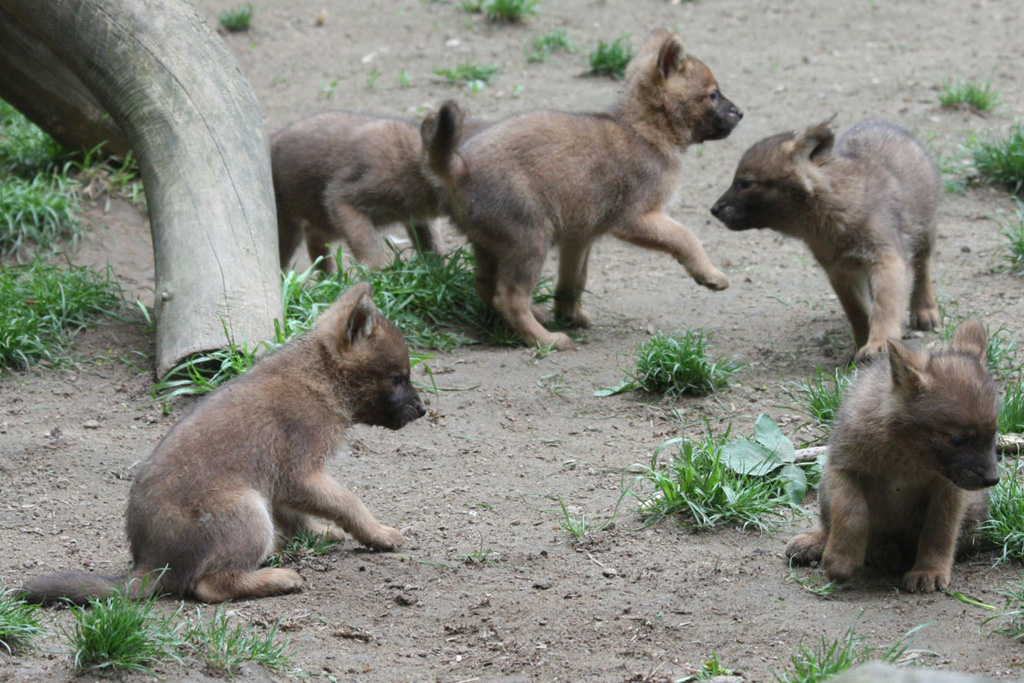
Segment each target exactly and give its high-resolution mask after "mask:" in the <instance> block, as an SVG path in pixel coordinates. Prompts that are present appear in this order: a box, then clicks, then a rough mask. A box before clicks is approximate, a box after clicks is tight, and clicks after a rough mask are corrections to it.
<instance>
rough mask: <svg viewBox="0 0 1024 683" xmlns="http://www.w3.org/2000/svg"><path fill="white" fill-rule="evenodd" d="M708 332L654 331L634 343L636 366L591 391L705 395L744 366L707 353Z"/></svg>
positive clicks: (726, 382) (611, 393)
mask: <svg viewBox="0 0 1024 683" xmlns="http://www.w3.org/2000/svg"><path fill="white" fill-rule="evenodd" d="M707 344H708V339H707V335H706V334H705V333H704V332H702V331H700V330H687V331H685V332H683V333H681V334H674V335H664V334H657V335H654V336H653V337H651V338H650V339H649V340H647V341H645V342H642V343H640V344H638V345H637V347H636V351H635V352H634V354H633V356H634V358H635V359H636V365H635V367H634V369H633V370H632V371H627V372H626V379H625V380H623V381H622V382H621V383H620V384H618V385H617V386H613V387H605V388H603V389H599V390H598V391H596V392H594V395H595V396H613V395H615V394H619V393H622V392H624V391H629V390H632V389H639V390H640V391H646V392H647V393H649V394H663V395H666V396H684V395H688V396H707V395H709V394H713V393H714V392H715V391H717V390H718V389H721V388H722V387H724V386H726V385H727V384H728V383H729V380H730V379H731V378H732V376H733V375H735V374H736V373H737V372H739V371H740V370H741V369H742V368H743V367H744V365H743V364H742V363H739V362H738V361H736V359H734V358H733V359H727V358H718V357H713V356H711V355H709V354H708V350H707Z"/></svg>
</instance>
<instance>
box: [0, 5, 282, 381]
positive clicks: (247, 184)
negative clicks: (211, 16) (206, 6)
mask: <svg viewBox="0 0 1024 683" xmlns="http://www.w3.org/2000/svg"><path fill="white" fill-rule="evenodd" d="M0 9H3V10H6V12H7V13H8V14H9V15H10V16H11V17H12V18H13V19H14V20H15V21H16V22H17V23H18V24H20V26H21V27H22V29H23V30H24V31H25V32H26V33H28V34H30V35H32V36H33V37H34V38H35V39H37V40H38V41H40V42H41V43H42V44H44V45H45V46H46V47H47V48H48V49H49V50H50V51H51V52H52V53H53V54H54V55H56V56H57V58H58V59H59V60H60V61H61V62H63V64H64V65H65V66H66V67H68V68H69V69H70V70H71V72H72V73H73V74H74V75H75V76H76V77H77V78H78V80H80V81H81V82H82V83H83V84H85V86H86V87H87V88H88V89H89V90H90V91H91V93H92V95H93V96H95V98H96V100H97V101H98V102H99V104H100V106H101V107H102V108H103V109H104V110H106V111H107V112H109V113H110V116H111V117H112V118H113V120H114V121H115V122H116V123H117V125H118V126H119V127H120V129H121V130H122V131H124V134H125V136H126V138H127V141H128V145H129V146H130V147H131V149H132V150H133V151H134V153H135V155H136V157H137V158H138V161H139V169H140V171H141V174H142V180H143V184H144V186H145V188H146V199H147V203H148V205H149V215H150V224H151V225H152V231H153V251H154V255H155V263H156V297H155V298H156V319H157V344H156V347H157V348H156V351H157V363H156V367H157V374H158V375H160V376H162V375H164V374H165V373H166V372H167V371H168V370H169V369H171V368H172V367H173V366H174V365H175V364H176V363H177V362H179V361H180V360H181V359H183V358H186V357H188V356H190V355H192V354H195V353H201V352H205V351H210V350H213V349H218V348H223V347H224V346H225V342H226V341H227V340H226V339H225V335H224V329H225V327H227V328H228V329H229V330H230V334H231V336H232V341H235V342H241V341H248V342H250V343H253V342H256V341H258V340H262V339H268V338H270V337H271V336H272V334H273V320H274V318H275V317H278V316H280V315H281V286H280V282H281V281H280V265H279V264H278V256H277V230H276V228H275V225H276V222H275V215H274V199H273V197H274V194H273V186H272V184H271V179H270V158H269V151H268V150H269V148H268V144H267V135H266V130H265V128H264V125H263V120H262V115H261V113H260V109H259V105H258V104H257V102H256V98H255V96H254V95H253V93H252V89H251V88H250V87H249V85H248V83H247V82H246V81H245V79H244V78H243V77H242V75H241V73H240V72H239V69H238V65H237V63H236V62H235V60H234V58H233V57H232V56H231V54H230V53H229V52H228V50H227V47H226V46H225V45H224V43H223V41H222V40H221V39H220V38H219V37H218V36H217V35H216V34H215V33H214V32H213V30H212V29H211V28H210V27H209V26H208V25H207V24H206V23H205V22H204V21H203V20H202V19H201V18H200V17H199V16H198V15H197V14H196V12H195V10H194V9H193V8H192V6H191V5H189V4H188V3H187V2H184V0H117V1H113V0H46V2H39V1H38V0H0ZM6 50H7V44H6V43H4V44H3V47H0V51H6ZM29 88H31V83H29V84H26V85H25V87H24V88H23V89H29Z"/></svg>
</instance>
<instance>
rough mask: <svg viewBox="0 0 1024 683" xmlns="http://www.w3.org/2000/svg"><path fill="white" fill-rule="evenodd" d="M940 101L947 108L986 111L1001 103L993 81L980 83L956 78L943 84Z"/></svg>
mask: <svg viewBox="0 0 1024 683" xmlns="http://www.w3.org/2000/svg"><path fill="white" fill-rule="evenodd" d="M939 103H940V104H941V105H942V106H943V107H945V108H947V109H964V108H967V109H972V110H974V111H976V112H986V111H991V110H992V109H994V108H995V106H996V104H998V103H999V91H998V90H996V89H995V88H993V87H992V83H991V82H986V83H978V82H976V81H967V80H964V79H962V78H956V79H953V80H952V81H949V82H947V83H946V84H944V85H943V86H942V90H940V91H939Z"/></svg>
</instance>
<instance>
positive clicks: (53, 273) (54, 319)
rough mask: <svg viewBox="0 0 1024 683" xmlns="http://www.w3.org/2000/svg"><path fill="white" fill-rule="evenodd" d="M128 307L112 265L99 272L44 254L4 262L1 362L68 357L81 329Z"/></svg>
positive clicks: (23, 364)
mask: <svg viewBox="0 0 1024 683" xmlns="http://www.w3.org/2000/svg"><path fill="white" fill-rule="evenodd" d="M123 310H124V299H123V292H122V290H121V287H120V285H119V284H118V283H117V282H116V281H115V280H114V279H113V272H112V271H111V270H110V269H109V268H108V269H107V270H106V271H105V273H98V272H96V271H94V270H92V269H90V268H85V267H76V266H72V265H70V264H68V265H66V266H56V265H52V264H47V263H43V262H41V261H39V260H36V261H34V262H32V263H30V264H27V265H21V266H7V267H3V268H0V368H6V369H24V368H27V367H30V366H32V365H35V364H36V363H39V362H47V363H51V364H54V365H56V364H59V363H61V362H64V361H66V360H67V358H66V356H65V353H66V349H67V347H68V345H69V342H70V340H71V338H72V337H73V336H74V334H75V333H76V332H78V331H79V330H81V329H82V328H84V327H87V326H89V325H90V324H92V323H94V322H96V321H97V320H99V319H101V318H105V317H116V316H117V315H119V314H120V313H121V312H122V311H123Z"/></svg>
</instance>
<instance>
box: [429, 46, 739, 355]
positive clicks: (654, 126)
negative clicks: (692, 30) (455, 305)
mask: <svg viewBox="0 0 1024 683" xmlns="http://www.w3.org/2000/svg"><path fill="white" fill-rule="evenodd" d="M742 116H743V114H742V112H741V111H740V110H739V109H737V108H736V106H735V105H733V104H732V102H730V101H729V100H728V99H726V98H725V96H723V95H722V93H721V92H720V91H719V89H718V84H717V83H716V82H715V78H714V76H712V75H711V71H710V70H709V69H708V68H707V67H706V66H705V65H704V64H703V63H702V62H701V61H700V60H698V59H697V58H696V57H694V56H692V55H689V54H687V53H686V51H685V50H684V48H683V42H682V40H681V39H680V38H679V36H678V35H675V34H669V33H668V32H667V31H664V30H658V31H654V32H653V33H652V34H651V35H650V37H649V38H648V39H647V41H646V42H645V43H644V45H643V47H642V48H641V49H640V51H639V53H638V54H637V56H636V57H635V58H634V59H633V61H632V62H630V65H629V69H628V71H627V73H626V80H625V86H624V89H623V92H622V93H621V94H620V96H619V99H618V102H617V103H616V106H615V107H614V108H613V109H612V110H611V111H610V112H608V113H603V114H570V113H565V112H558V111H538V112H532V113H527V114H521V115H519V116H513V117H511V118H509V119H506V120H504V121H502V122H500V123H497V124H495V125H493V126H491V127H490V128H488V129H486V130H484V131H483V132H481V133H478V134H476V135H474V136H472V137H471V138H470V139H468V140H464V141H461V144H460V130H459V129H460V126H459V121H460V115H459V114H458V111H457V107H455V106H454V105H452V104H450V103H449V104H446V105H445V106H444V107H442V108H441V111H440V112H439V113H438V114H437V116H435V117H428V119H426V120H425V121H424V125H423V133H424V142H425V144H426V146H427V152H428V156H429V158H430V162H431V168H433V169H434V171H435V172H437V173H438V174H439V175H440V176H441V177H442V178H443V179H444V180H445V183H446V184H447V186H448V191H449V192H448V196H449V203H450V209H451V212H452V217H453V219H454V220H455V223H456V225H457V226H458V227H459V229H460V230H461V231H462V232H463V233H465V235H466V236H467V237H468V238H469V241H470V242H471V243H472V245H473V251H474V253H475V255H476V261H477V266H476V267H477V272H476V288H477V291H478V292H479V294H480V296H481V297H482V298H483V299H484V301H487V302H490V303H492V304H493V305H494V307H495V309H497V311H498V312H499V313H500V314H501V316H502V317H503V318H504V319H505V320H506V322H508V324H509V325H510V326H511V327H512V329H513V330H515V332H516V333H518V334H519V335H520V336H521V337H522V339H523V341H524V342H525V343H526V344H529V345H534V344H544V345H554V346H555V347H556V348H559V349H565V348H569V347H571V346H572V342H571V340H570V339H569V337H568V336H567V335H565V334H563V333H561V332H549V331H548V330H546V329H545V328H544V327H543V325H542V324H541V322H540V321H539V320H538V318H537V315H538V312H535V311H534V310H533V309H532V307H531V295H532V292H533V288H534V286H535V285H536V284H537V282H538V280H539V279H540V274H541V268H542V266H543V264H544V258H545V256H546V254H547V252H548V249H549V248H550V247H551V246H552V245H555V246H557V247H558V249H559V270H558V281H557V285H556V287H555V315H556V317H558V318H559V319H561V320H563V321H564V322H566V323H568V324H570V325H576V326H580V327H587V326H588V325H589V324H590V318H589V317H588V316H587V314H586V313H584V312H583V310H582V309H581V308H580V297H581V296H582V294H583V290H584V287H585V286H586V281H587V259H588V256H589V254H590V247H591V244H592V243H593V241H594V240H595V239H597V238H598V237H600V236H602V235H604V234H606V233H611V234H613V235H615V236H616V237H619V238H621V239H624V240H626V241H627V242H632V243H633V244H638V245H640V246H642V247H647V248H649V249H658V250H660V251H665V252H668V253H669V254H671V255H672V256H673V257H675V259H676V260H677V261H679V263H681V264H682V265H683V266H684V267H685V268H686V271H687V272H688V273H689V274H690V276H691V277H693V279H694V280H696V281H697V282H699V283H700V284H702V285H704V286H705V287H708V288H709V289H713V290H720V289H725V288H726V287H727V286H728V284H729V282H728V280H727V279H726V277H725V275H724V274H722V273H721V272H720V271H719V270H718V269H717V268H715V267H714V266H713V265H711V262H710V261H709V260H708V257H707V256H706V255H705V253H704V248H703V247H702V246H701V243H700V241H699V240H698V239H697V237H696V236H695V235H694V234H693V233H692V232H690V231H689V230H688V229H687V228H685V227H684V226H682V225H680V224H679V223H677V222H675V221H674V220H672V219H671V218H669V217H668V215H667V214H666V213H665V212H664V205H665V203H666V202H667V201H668V199H669V197H670V195H671V194H672V192H673V190H674V189H675V188H676V187H677V186H678V184H679V175H680V156H681V153H682V152H683V150H685V149H686V148H687V147H688V146H689V145H691V144H693V143H696V142H702V141H704V140H720V139H722V138H724V137H726V136H727V135H729V133H730V132H731V131H732V129H733V128H734V127H735V126H736V124H737V123H738V122H739V120H740V118H742ZM540 315H541V317H542V318H543V317H546V316H544V315H543V314H540Z"/></svg>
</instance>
